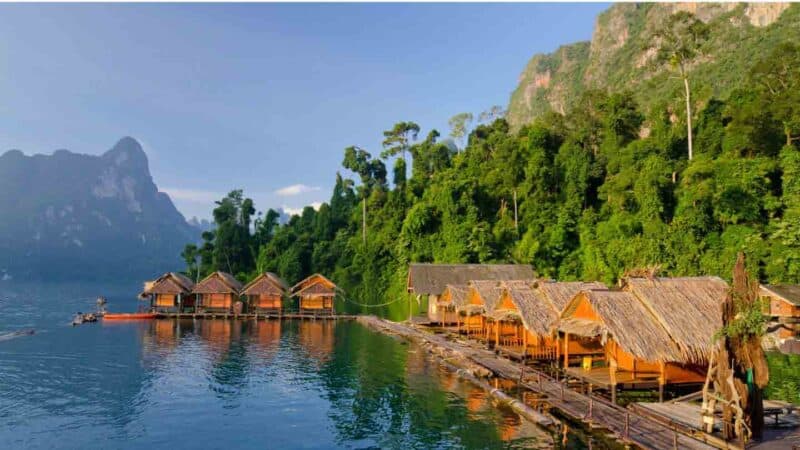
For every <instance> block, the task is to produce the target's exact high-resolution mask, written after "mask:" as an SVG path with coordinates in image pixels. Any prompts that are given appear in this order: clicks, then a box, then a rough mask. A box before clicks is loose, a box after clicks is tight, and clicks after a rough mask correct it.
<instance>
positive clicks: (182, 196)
mask: <svg viewBox="0 0 800 450" xmlns="http://www.w3.org/2000/svg"><path fill="white" fill-rule="evenodd" d="M160 190H161V192H164V193H166V194H167V195H169V197H170V198H171V199H172V200H175V201H183V202H191V203H213V202H215V201H217V200H219V199H221V198H222V197H224V196H225V194H223V193H221V192H214V191H203V190H199V189H183V188H161V189H160Z"/></svg>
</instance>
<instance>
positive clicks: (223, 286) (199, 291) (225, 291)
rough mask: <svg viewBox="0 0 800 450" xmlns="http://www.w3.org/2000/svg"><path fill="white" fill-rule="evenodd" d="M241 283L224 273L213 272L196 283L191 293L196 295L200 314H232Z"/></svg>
mask: <svg viewBox="0 0 800 450" xmlns="http://www.w3.org/2000/svg"><path fill="white" fill-rule="evenodd" d="M241 290H242V283H240V282H239V280H237V279H236V278H235V277H234V276H233V275H231V274H229V273H226V272H214V273H212V274H211V275H209V276H207V277H205V278H204V279H203V280H202V281H200V282H199V283H197V284H196V285H195V286H194V289H192V293H194V294H195V295H197V309H198V310H199V311H200V312H220V313H233V312H234V310H233V309H234V304H235V303H236V302H237V301H238V300H239V293H240V292H241Z"/></svg>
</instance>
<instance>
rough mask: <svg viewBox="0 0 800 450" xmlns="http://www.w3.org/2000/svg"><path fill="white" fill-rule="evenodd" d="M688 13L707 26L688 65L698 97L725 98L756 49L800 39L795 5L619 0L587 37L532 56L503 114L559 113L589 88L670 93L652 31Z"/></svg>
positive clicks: (673, 86)
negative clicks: (702, 44) (656, 60)
mask: <svg viewBox="0 0 800 450" xmlns="http://www.w3.org/2000/svg"><path fill="white" fill-rule="evenodd" d="M681 10H683V11H690V12H692V13H693V14H695V15H696V16H697V17H698V18H699V19H701V20H703V21H704V22H706V23H708V24H709V25H710V26H711V28H712V33H711V37H710V39H709V41H708V43H707V46H706V48H705V53H704V55H703V57H702V58H701V59H700V60H699V62H698V64H697V66H696V67H694V68H693V81H694V83H695V84H696V85H697V86H696V87H695V92H697V98H696V100H697V102H698V103H703V102H704V101H707V100H708V98H710V97H711V96H723V95H725V94H727V93H728V92H729V90H730V89H731V87H732V86H734V85H735V84H736V83H737V82H738V81H740V80H741V79H742V77H743V76H745V75H746V73H747V70H748V69H749V65H750V64H751V63H752V61H754V60H755V59H756V58H758V56H759V55H760V54H762V53H763V52H765V51H768V49H769V48H770V47H771V46H773V45H775V44H776V43H778V42H781V41H784V40H795V41H796V40H798V39H800V5H791V4H789V3H752V4H746V3H660V4H635V3H620V4H616V5H614V6H612V7H611V8H609V9H608V10H607V11H605V12H604V13H602V14H601V15H600V16H598V18H597V22H596V24H595V29H594V32H593V34H592V40H591V42H579V43H576V44H571V45H565V46H563V47H561V48H559V49H558V50H556V51H555V52H554V53H551V54H543V55H535V56H534V57H533V58H532V59H531V61H530V62H529V63H528V65H527V66H526V67H525V69H524V70H523V72H522V74H521V75H520V82H519V85H518V86H517V88H516V90H514V92H513V94H512V95H511V101H510V103H509V106H508V120H509V122H510V123H511V124H512V126H514V127H516V128H518V127H519V126H521V125H523V124H525V123H529V122H530V121H532V120H533V119H534V118H535V117H538V116H540V115H541V114H543V113H545V112H547V111H556V112H560V113H564V112H565V111H566V110H568V109H569V108H571V107H572V106H573V105H574V103H575V102H576V101H578V99H579V98H580V95H581V93H583V92H584V91H586V90H587V89H604V90H622V89H627V90H630V91H632V92H633V93H634V95H635V96H636V98H637V100H638V101H639V103H640V104H641V105H642V106H643V107H645V108H648V107H650V106H652V105H653V104H654V103H655V102H656V101H661V100H664V99H669V98H672V96H673V94H675V93H677V92H678V91H679V89H680V85H679V84H678V82H677V80H673V79H671V78H670V77H669V73H668V68H667V67H663V66H662V67H655V66H654V65H653V64H651V60H652V57H653V56H654V55H655V53H656V48H655V45H656V43H655V40H654V39H653V38H652V35H653V31H654V30H655V29H656V28H657V27H658V26H659V24H661V23H662V22H663V21H664V19H666V18H667V17H668V16H669V15H671V14H673V13H675V12H677V11H681Z"/></svg>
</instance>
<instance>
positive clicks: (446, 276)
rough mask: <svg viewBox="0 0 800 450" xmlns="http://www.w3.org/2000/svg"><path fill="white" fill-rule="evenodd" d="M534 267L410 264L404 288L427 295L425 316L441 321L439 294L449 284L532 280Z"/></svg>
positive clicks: (462, 284) (417, 293) (517, 265)
mask: <svg viewBox="0 0 800 450" xmlns="http://www.w3.org/2000/svg"><path fill="white" fill-rule="evenodd" d="M533 276H534V274H533V269H532V268H531V266H528V265H523V264H427V263H426V264H416V263H415V264H411V265H410V266H409V268H408V280H407V290H408V292H409V293H411V294H414V295H416V296H418V297H420V296H423V295H425V296H428V319H429V320H430V321H432V322H441V321H442V318H443V317H441V316H440V315H439V302H438V300H439V297H441V295H442V294H443V293H444V291H445V288H446V287H447V285H448V284H452V285H460V286H464V285H466V284H467V283H468V282H469V281H470V280H497V281H503V280H532V279H533Z"/></svg>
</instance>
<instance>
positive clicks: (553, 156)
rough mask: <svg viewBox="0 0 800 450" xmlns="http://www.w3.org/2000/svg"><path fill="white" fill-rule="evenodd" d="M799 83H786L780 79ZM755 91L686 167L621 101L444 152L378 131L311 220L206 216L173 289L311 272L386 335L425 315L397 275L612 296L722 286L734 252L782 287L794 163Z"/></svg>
mask: <svg viewBox="0 0 800 450" xmlns="http://www.w3.org/2000/svg"><path fill="white" fill-rule="evenodd" d="M786 55H787V53H786V52H785V51H782V52H778V53H775V54H767V55H766V56H765V58H766V59H765V60H764V61H756V64H758V67H770V65H771V64H772V65H774V64H778V63H779V61H774V60H770V58H773V59H774V58H779V59H780V58H786ZM755 70H756V69H754V73H756V72H755ZM759 70H761V69H759ZM779 75H780V76H784V75H783V72H781V73H780V74H778V75H775V77H778V76H779ZM798 78H800V74H799V73H798V71H796V70H788V72H787V74H786V75H785V76H784V78H782V79H781V80H783V81H782V82H785V83H787V84H788V85H791V86H796V85H800V84H794V83H800V81H798ZM760 86H761V83H760V82H759V81H757V80H756V78H753V77H751V78H747V79H743V80H742V82H741V84H740V85H739V86H737V88H736V89H735V90H733V91H732V92H733V93H732V94H731V96H729V97H727V98H724V99H723V98H718V99H712V100H711V101H709V102H708V103H706V105H705V108H704V109H701V110H699V111H698V112H697V117H698V121H697V124H696V128H697V129H696V131H697V145H698V150H699V151H698V153H697V155H696V157H695V158H694V159H693V160H691V161H688V160H687V159H686V157H685V156H684V149H685V145H686V143H685V135H684V134H682V133H684V131H683V130H682V128H683V125H682V124H681V123H679V122H675V121H673V120H671V112H670V111H671V108H672V106H671V105H670V103H669V102H664V103H661V104H660V106H658V107H653V108H650V109H649V110H648V111H643V110H642V108H640V107H639V106H638V104H637V102H636V101H635V95H634V94H633V93H631V92H628V91H620V92H612V93H608V92H604V91H601V90H589V91H586V92H584V93H583V95H582V96H581V98H580V101H579V102H577V103H578V104H579V105H580V106H578V107H576V108H573V110H571V111H570V112H568V113H567V114H565V115H561V114H546V115H543V116H541V117H540V118H539V119H537V120H536V121H534V122H533V123H530V124H528V125H526V126H524V127H522V128H520V129H519V130H512V129H511V128H510V127H509V124H508V122H506V120H505V119H503V118H502V117H497V118H495V120H493V121H491V122H487V123H479V124H478V125H477V126H475V128H474V129H473V130H472V131H471V132H470V134H469V136H468V138H469V139H468V140H467V141H466V146H465V148H464V150H463V151H462V152H460V153H458V152H456V149H455V148H454V147H453V146H452V145H447V144H444V143H441V142H439V141H438V138H439V133H438V132H437V131H436V130H431V131H430V132H429V133H428V134H427V136H426V137H425V138H424V139H423V140H420V141H416V135H417V133H418V131H419V127H418V126H417V125H416V124H414V123H413V122H401V123H399V124H397V125H395V126H394V127H393V128H392V130H390V131H387V132H386V135H385V136H386V139H387V144H386V150H387V151H388V153H385V157H384V158H375V157H373V156H372V155H371V154H370V153H369V152H367V151H366V150H364V149H362V148H359V147H356V146H352V147H348V148H346V149H345V150H344V158H343V162H342V165H343V167H344V169H346V170H347V171H348V174H346V175H344V176H343V175H341V174H337V175H336V180H335V184H334V187H333V192H332V194H331V198H330V201H329V202H328V203H326V204H323V205H322V207H320V208H319V210H318V211H315V210H314V209H311V208H306V209H305V210H304V211H303V213H302V215H300V216H294V217H292V218H291V219H290V220H289V222H288V223H287V224H284V225H277V224H276V219H277V214H276V213H274V212H267V214H265V215H264V216H261V215H258V216H257V218H256V219H255V221H252V226H251V218H252V216H253V211H254V208H253V205H252V202H250V201H249V200H247V199H245V198H244V196H243V194H242V193H241V191H234V192H232V193H231V194H230V195H229V196H228V197H226V198H225V199H223V200H221V201H220V202H218V206H217V208H216V209H215V211H214V218H215V222H216V230H215V232H214V233H208V234H206V235H205V237H204V242H203V243H202V244H201V245H200V246H187V248H186V251H185V252H184V254H183V255H182V256H183V257H184V259H185V260H186V263H187V272H188V273H190V274H194V273H197V272H198V271H199V272H200V274H205V273H208V272H209V271H211V270H217V269H219V270H229V269H228V267H229V264H230V267H232V270H233V271H234V272H235V273H242V272H243V273H250V274H253V273H255V272H256V271H265V270H269V271H274V272H277V273H278V274H280V275H281V276H283V277H285V278H286V279H287V281H289V282H296V281H298V280H299V279H301V278H302V277H305V276H307V275H309V274H310V273H313V272H321V273H324V274H326V275H327V276H330V277H331V278H332V279H333V280H334V281H335V282H336V283H337V284H338V285H339V286H340V287H341V288H342V289H343V290H344V292H345V293H346V295H345V297H346V301H342V302H340V303H338V304H337V307H338V308H340V309H341V310H343V311H348V312H372V313H378V314H385V315H388V316H390V317H392V318H395V319H402V318H405V317H406V316H407V315H408V313H409V309H410V310H411V311H412V312H413V311H419V310H424V308H425V302H424V299H422V300H421V301H420V302H417V299H416V298H414V297H411V296H409V295H408V294H407V293H406V290H405V282H406V276H407V268H408V263H410V262H440V263H495V262H515V263H522V264H531V265H533V267H534V268H535V270H536V271H537V272H538V273H539V275H541V276H547V277H553V278H558V279H565V280H567V279H583V280H601V281H605V282H607V283H613V282H615V281H616V280H617V279H618V278H619V277H620V276H622V274H624V273H625V271H626V270H628V269H631V268H636V267H643V266H651V265H655V264H658V265H660V266H661V267H662V269H663V271H664V272H665V274H667V275H675V276H688V275H701V274H714V275H720V276H727V275H728V274H730V273H731V265H732V263H733V261H734V260H735V256H736V254H737V252H739V251H746V252H747V253H748V255H750V258H751V261H755V264H754V265H753V267H756V268H757V270H758V271H759V272H758V274H757V275H758V277H759V278H761V279H762V280H765V281H769V282H773V283H779V282H785V283H797V282H800V226H798V225H797V224H798V223H800V181H798V180H800V150H799V149H798V148H797V147H796V142H794V141H792V143H790V144H786V134H785V127H784V126H783V119H782V118H781V117H780V116H779V113H780V114H785V110H784V109H771V108H766V107H765V106H764V105H766V103H767V102H769V101H771V100H769V99H770V98H771V97H770V95H772V94H770V93H768V92H767V90H764V89H763V88H762V87H760ZM781 111H784V112H781ZM497 115H501V114H500V112H499V111H498V112H497ZM495 117H496V116H495ZM644 127H646V128H647V130H648V132H647V133H644V132H643V128H644ZM405 151H407V152H408V153H409V154H410V155H411V161H407V160H405V159H403V158H397V159H396V160H395V161H394V162H393V164H394V166H393V175H394V180H393V181H394V183H393V184H392V185H389V183H388V182H387V170H386V167H387V166H386V164H387V163H388V162H387V160H386V158H389V157H392V156H393V155H396V154H398V153H400V152H405ZM406 164H408V165H410V166H411V170H410V176H408V177H407V175H406V172H407V170H406ZM348 176H350V177H351V178H348ZM515 196H516V217H517V219H518V220H517V222H516V223H515V220H514V219H515V203H514V198H515ZM365 206H366V239H364V231H365V228H364V224H363V221H364V207H365ZM364 305H383V306H380V307H378V308H371V307H369V306H364ZM761 320H762V319H761V318H760V313H759V314H756V312H755V311H750V312H748V313H747V314H744V315H743V317H742V320H741V321H739V322H738V323H737V324H735V325H733V326H732V327H731V329H730V330H727V332H729V333H733V334H737V333H754V332H755V331H756V330H758V329H759V326H760V325H759V324H760V323H761V322H760V321H761Z"/></svg>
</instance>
